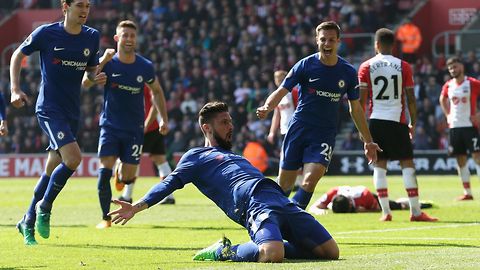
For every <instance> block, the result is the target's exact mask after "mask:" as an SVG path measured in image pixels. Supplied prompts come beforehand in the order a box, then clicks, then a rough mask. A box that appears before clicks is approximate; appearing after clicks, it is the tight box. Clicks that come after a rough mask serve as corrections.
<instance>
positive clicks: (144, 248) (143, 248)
mask: <svg viewBox="0 0 480 270" xmlns="http://www.w3.org/2000/svg"><path fill="white" fill-rule="evenodd" d="M46 246H51V247H70V248H88V249H92V248H100V249H122V250H171V251H176V250H178V251H180V250H184V251H185V250H186V251H198V250H199V249H202V248H204V247H194V248H192V247H184V248H182V247H145V246H111V245H90V244H86V245H85V244H67V245H57V244H46Z"/></svg>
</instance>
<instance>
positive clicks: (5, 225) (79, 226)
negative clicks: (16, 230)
mask: <svg viewBox="0 0 480 270" xmlns="http://www.w3.org/2000/svg"><path fill="white" fill-rule="evenodd" d="M16 225H17V224H16V223H12V224H0V227H15V226H16ZM50 227H52V228H87V227H88V226H87V225H74V224H72V225H51V226H50ZM0 270H3V269H2V268H0Z"/></svg>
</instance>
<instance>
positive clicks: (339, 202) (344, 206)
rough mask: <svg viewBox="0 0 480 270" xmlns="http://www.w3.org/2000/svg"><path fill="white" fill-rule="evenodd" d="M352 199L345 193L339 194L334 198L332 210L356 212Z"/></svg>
mask: <svg viewBox="0 0 480 270" xmlns="http://www.w3.org/2000/svg"><path fill="white" fill-rule="evenodd" d="M351 208H352V207H351V205H350V199H349V198H347V197H346V196H343V195H337V196H335V198H333V200H332V211H333V212H334V213H350V212H354V209H351Z"/></svg>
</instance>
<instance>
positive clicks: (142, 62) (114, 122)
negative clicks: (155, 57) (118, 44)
mask: <svg viewBox="0 0 480 270" xmlns="http://www.w3.org/2000/svg"><path fill="white" fill-rule="evenodd" d="M103 72H105V74H106V75H107V78H108V79H107V83H106V84H105V92H104V101H103V110H102V113H101V116H100V126H106V127H112V128H115V129H121V130H127V131H130V130H133V131H135V130H138V129H139V128H140V129H143V126H144V116H145V111H144V107H145V105H144V101H143V87H144V85H145V83H149V84H150V83H153V82H154V81H155V72H154V69H153V64H152V62H150V61H149V60H147V59H146V58H144V57H142V56H140V55H138V54H137V55H136V57H135V62H134V63H131V64H125V63H122V62H121V61H120V60H119V59H118V55H117V54H115V56H114V57H113V59H112V60H111V61H109V62H108V63H107V64H105V66H104V68H103Z"/></svg>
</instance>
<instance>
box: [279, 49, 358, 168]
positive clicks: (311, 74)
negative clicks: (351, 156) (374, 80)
mask: <svg viewBox="0 0 480 270" xmlns="http://www.w3.org/2000/svg"><path fill="white" fill-rule="evenodd" d="M319 74H321V75H320V76H319ZM297 85H298V86H299V87H298V106H297V109H296V111H295V113H294V114H293V117H292V120H291V121H290V125H289V129H288V131H287V134H286V136H285V140H284V143H283V157H282V162H281V164H280V166H281V167H282V168H283V169H286V170H296V169H298V168H300V166H301V165H302V164H303V163H309V162H314V163H321V164H323V165H325V166H326V167H328V164H329V163H330V158H331V155H332V153H333V147H334V146H335V136H336V134H337V125H338V121H339V119H338V115H339V113H338V112H339V109H340V102H341V99H342V97H343V96H344V95H345V93H346V94H347V98H348V99H349V100H356V99H358V98H359V92H358V78H357V72H356V70H355V68H354V67H353V66H352V65H351V64H349V63H348V62H347V61H346V60H345V59H343V58H341V57H338V62H337V64H335V65H334V66H327V65H325V64H323V63H322V62H321V61H320V59H319V54H318V53H315V54H312V55H310V56H307V57H305V58H303V59H302V60H300V61H298V62H297V63H296V64H295V65H294V66H293V68H292V69H291V70H290V71H289V73H288V74H287V76H286V77H285V79H284V81H283V82H282V84H281V87H284V88H286V89H288V90H289V91H291V90H292V89H293V87H295V86H297Z"/></svg>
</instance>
